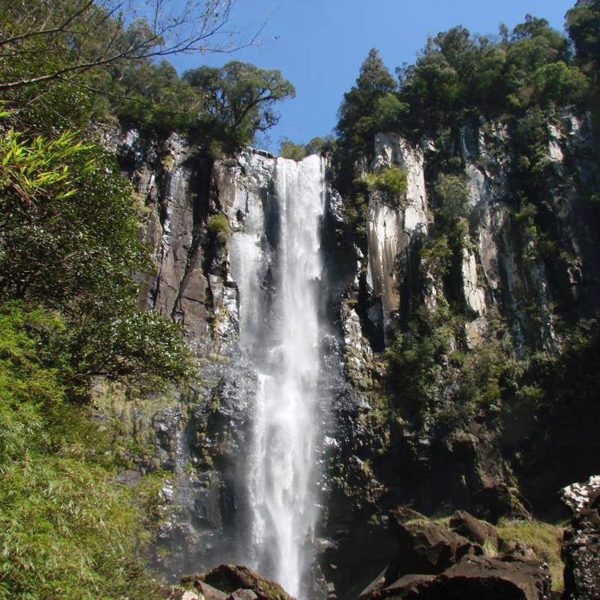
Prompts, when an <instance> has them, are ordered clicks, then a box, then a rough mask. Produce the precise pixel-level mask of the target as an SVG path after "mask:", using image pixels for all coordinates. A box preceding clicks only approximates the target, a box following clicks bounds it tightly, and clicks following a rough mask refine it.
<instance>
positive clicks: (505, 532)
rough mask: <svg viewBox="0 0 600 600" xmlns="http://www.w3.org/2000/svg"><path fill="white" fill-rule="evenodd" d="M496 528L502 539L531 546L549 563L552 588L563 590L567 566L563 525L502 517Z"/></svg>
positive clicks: (537, 554)
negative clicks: (564, 553) (562, 555)
mask: <svg viewBox="0 0 600 600" xmlns="http://www.w3.org/2000/svg"><path fill="white" fill-rule="evenodd" d="M496 529H497V530H498V534H499V535H500V538H501V539H502V540H504V541H506V542H519V543H521V544H523V545H524V546H525V547H527V548H531V549H532V550H533V551H534V552H535V554H536V556H537V557H538V558H539V559H540V560H541V561H543V562H545V563H547V565H548V566H549V567H550V575H551V577H552V589H553V590H554V591H562V589H563V588H564V582H563V571H564V567H565V565H564V563H563V562H562V560H561V546H562V540H563V533H564V529H563V527H561V526H560V525H557V524H553V523H545V522H543V521H535V520H531V521H517V520H509V519H501V520H500V522H499V523H498V525H497V526H496Z"/></svg>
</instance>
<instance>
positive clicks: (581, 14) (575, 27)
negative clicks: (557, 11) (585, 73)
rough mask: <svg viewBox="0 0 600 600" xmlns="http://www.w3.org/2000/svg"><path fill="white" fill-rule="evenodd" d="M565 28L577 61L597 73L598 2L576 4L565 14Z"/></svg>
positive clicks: (599, 49) (599, 54) (599, 46)
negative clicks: (573, 47) (571, 41)
mask: <svg viewBox="0 0 600 600" xmlns="http://www.w3.org/2000/svg"><path fill="white" fill-rule="evenodd" d="M566 27H567V31H568V32H569V36H570V37H571V39H572V40H573V44H574V46H575V51H576V52H577V59H578V61H579V62H580V63H581V64H582V65H583V66H585V67H587V68H588V69H590V68H591V69H593V70H594V71H596V72H597V71H598V66H599V65H598V61H599V57H600V0H591V1H588V2H578V3H577V5H576V6H574V7H573V8H572V9H571V10H569V11H568V12H567V14H566Z"/></svg>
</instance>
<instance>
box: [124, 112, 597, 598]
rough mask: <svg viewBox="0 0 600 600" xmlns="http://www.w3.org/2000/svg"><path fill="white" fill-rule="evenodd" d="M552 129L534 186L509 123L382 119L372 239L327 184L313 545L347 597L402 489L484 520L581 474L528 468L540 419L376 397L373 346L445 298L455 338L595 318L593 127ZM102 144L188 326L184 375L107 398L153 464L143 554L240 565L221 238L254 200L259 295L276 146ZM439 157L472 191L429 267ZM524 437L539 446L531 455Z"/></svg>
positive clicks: (537, 340) (166, 567) (517, 512)
mask: <svg viewBox="0 0 600 600" xmlns="http://www.w3.org/2000/svg"><path fill="white" fill-rule="evenodd" d="M545 132H546V135H545V138H544V140H543V144H544V152H543V156H542V157H541V158H540V161H541V165H542V166H541V167H540V168H541V169H542V172H543V173H544V176H543V177H542V178H541V179H540V178H538V179H536V180H535V181H533V180H532V181H531V182H529V183H528V184H527V185H529V187H526V186H525V187H524V185H523V183H522V182H523V181H524V180H525V181H529V180H527V178H525V179H523V177H521V173H520V171H519V168H521V167H522V165H521V167H520V166H519V165H520V164H521V163H520V162H519V161H520V160H521V154H520V150H519V143H518V133H517V132H515V131H514V130H513V129H512V128H511V125H510V124H507V123H503V122H484V121H481V122H479V121H475V122H468V123H463V124H462V125H461V126H459V127H457V128H456V130H455V131H454V132H453V134H452V135H451V136H450V138H449V139H444V140H442V139H439V140H423V141H422V142H421V143H419V144H415V143H410V142H408V141H407V140H405V139H402V138H401V137H400V136H398V135H397V134H391V133H382V134H380V135H378V136H377V137H376V140H375V149H374V160H373V162H372V164H371V165H370V166H369V168H370V169H373V170H377V169H380V168H382V167H387V166H390V165H397V166H399V167H401V168H402V169H403V170H404V172H405V174H406V182H407V186H406V193H405V195H404V197H403V198H401V201H399V202H397V203H396V204H393V203H390V202H389V201H388V200H387V199H386V198H384V197H383V195H382V194H380V193H377V192H374V193H372V194H371V195H370V196H369V199H368V209H367V214H366V252H364V251H361V250H360V249H359V248H360V246H361V244H360V243H359V242H358V240H356V239H354V238H353V234H352V231H351V228H350V227H349V225H348V223H346V221H345V217H344V209H343V207H344V202H345V199H344V198H342V197H341V196H340V194H339V193H338V192H336V191H335V190H334V189H333V188H332V187H331V186H329V187H328V190H327V202H326V214H325V217H324V220H323V224H322V233H321V235H322V239H323V243H322V247H323V251H324V264H325V268H326V273H325V282H324V284H325V290H326V293H325V294H324V298H323V305H322V307H321V312H322V315H323V319H324V320H325V321H326V322H327V327H326V333H325V335H323V339H322V341H321V346H322V348H321V351H322V355H323V365H324V367H323V369H324V378H323V380H324V382H325V386H326V387H327V389H328V393H330V395H331V397H332V398H333V406H332V412H331V417H330V418H329V419H328V420H327V423H326V425H325V427H326V438H325V440H326V447H325V448H324V449H323V454H322V457H321V460H322V464H323V469H324V470H323V477H324V478H323V481H322V487H323V489H324V490H326V498H325V499H326V502H325V504H326V506H325V510H324V511H323V516H322V523H321V527H320V536H321V537H320V538H319V540H318V544H317V545H318V547H319V549H320V556H321V563H322V567H323V568H324V572H325V576H326V578H327V579H328V580H329V581H330V582H333V583H334V585H335V588H336V590H337V592H338V594H339V595H340V596H342V597H348V596H349V595H351V593H352V592H353V591H354V592H358V591H360V589H361V586H362V587H364V586H365V585H366V584H367V583H368V582H369V581H370V580H372V579H373V578H374V577H375V576H376V575H377V573H378V572H380V571H381V569H383V567H384V566H385V565H386V564H387V561H388V560H389V556H390V552H391V548H392V547H393V540H392V535H391V534H390V531H389V527H388V525H389V523H388V521H387V518H386V516H385V515H386V514H387V513H386V511H387V510H388V509H390V508H393V507H395V506H397V505H399V504H411V505H413V506H415V508H417V509H418V510H420V511H422V512H425V513H427V514H431V513H433V512H436V511H439V510H446V511H452V510H456V509H466V510H469V511H471V512H473V513H474V514H476V515H477V516H479V517H483V518H486V519H488V520H491V521H494V520H497V519H498V518H500V517H502V516H506V515H510V516H516V517H524V518H527V517H528V516H529V515H530V512H531V511H532V510H533V511H538V510H546V509H548V510H550V509H552V508H553V507H555V506H556V505H557V502H556V498H555V497H554V496H552V494H553V493H554V494H555V493H556V490H558V488H559V487H560V486H561V485H566V484H567V483H569V482H570V481H572V480H573V479H574V478H575V477H573V476H569V475H568V474H566V473H565V472H564V470H562V466H559V468H558V470H557V472H556V473H555V474H554V476H553V477H551V478H550V479H551V482H550V483H548V482H545V483H544V482H542V481H541V480H540V478H539V477H538V478H536V477H535V476H534V475H532V465H534V466H535V468H536V469H538V470H539V469H544V468H548V464H547V462H545V459H544V456H543V447H544V446H543V444H542V442H541V441H540V440H541V438H540V440H538V439H537V438H536V437H535V436H536V435H539V436H541V435H542V433H543V431H544V430H543V428H539V429H538V430H536V429H535V427H534V428H533V429H531V427H530V428H529V429H527V428H526V429H525V430H524V431H519V429H518V427H516V428H515V430H514V431H513V435H512V436H508V437H507V434H506V431H501V430H500V429H499V428H498V426H497V424H494V423H493V422H490V421H489V420H487V419H486V418H483V417H482V418H475V419H474V420H472V421H471V422H469V423H468V424H467V425H464V426H462V427H458V428H454V429H453V430H452V431H450V432H448V431H446V432H445V433H443V434H442V433H440V432H439V431H437V430H435V428H429V429H427V428H425V429H423V428H421V429H419V428H417V427H415V426H414V424H413V423H411V422H410V420H406V419H405V418H402V417H400V416H399V415H398V413H394V411H392V410H389V403H388V400H386V398H385V395H386V393H387V392H386V388H385V385H384V384H383V382H384V379H385V365H384V364H383V362H384V361H383V357H384V356H385V351H386V349H387V348H389V347H390V345H392V344H393V342H394V340H395V338H396V336H397V334H398V333H399V332H400V333H402V332H403V331H406V330H407V328H408V326H409V324H410V322H411V319H413V318H414V317H415V315H416V314H418V313H419V311H421V310H435V308H436V306H438V305H440V303H444V302H446V303H450V304H452V305H453V306H459V307H460V310H461V311H462V314H463V315H464V316H465V317H464V322H463V330H462V334H461V335H460V336H458V337H457V338H456V342H455V343H456V344H461V343H463V344H464V345H465V347H466V348H467V349H471V350H473V349H476V348H478V347H479V346H481V345H482V344H484V343H485V340H486V339H487V336H489V335H490V332H491V334H492V335H493V334H494V332H495V331H498V330H499V325H498V324H499V323H500V324H501V325H502V326H503V327H506V329H507V331H508V333H509V336H510V339H511V340H512V343H513V347H514V352H515V356H517V357H523V356H529V355H532V354H533V353H534V352H538V351H545V352H553V351H555V350H556V349H557V348H558V347H559V345H560V343H561V340H562V338H563V336H564V332H565V330H566V329H568V327H569V325H570V324H575V323H577V322H579V321H581V320H582V319H593V318H595V317H597V316H598V315H597V312H598V306H600V304H599V303H598V299H599V297H600V260H599V251H598V246H597V243H596V240H597V239H598V213H597V210H596V208H595V206H594V205H593V203H592V202H589V201H588V200H587V199H586V198H584V196H586V195H587V196H589V194H588V193H587V190H589V189H590V188H594V186H596V185H597V184H598V181H599V178H600V172H599V170H598V168H597V164H596V162H595V158H594V154H593V152H594V151H593V147H594V142H593V136H592V133H591V124H590V122H589V119H588V117H587V116H586V115H573V114H567V113H565V114H563V115H562V116H561V117H560V118H558V119H556V120H555V121H554V122H548V123H546V129H545ZM112 143H113V144H114V145H115V147H116V148H117V149H118V153H119V156H120V160H121V164H122V166H123V169H124V170H125V171H126V172H127V173H128V174H129V176H130V178H131V180H132V182H133V185H134V188H135V193H136V195H137V196H138V198H139V199H140V201H142V203H143V205H144V207H145V209H144V215H143V218H144V230H145V238H146V240H147V242H148V243H149V244H150V245H151V247H152V249H153V256H154V261H155V265H156V271H155V272H154V273H152V274H145V275H140V281H141V290H142V291H141V297H140V302H143V303H144V304H145V305H146V306H148V307H149V308H151V309H154V310H157V311H159V312H161V313H163V314H166V315H169V316H171V317H172V318H173V319H174V320H175V321H177V322H179V323H181V325H182V327H183V329H184V332H185V335H186V337H187V339H188V341H189V343H190V346H191V347H192V348H193V349H194V350H195V352H196V354H197V356H198V358H199V362H200V378H199V380H198V382H197V383H196V384H195V385H194V386H192V389H191V390H188V391H186V392H185V393H183V392H173V394H171V395H170V396H168V397H166V398H160V399H156V401H155V402H154V401H153V402H152V403H150V404H144V405H142V404H141V403H140V404H139V405H138V404H134V405H133V408H132V406H126V407H117V408H115V410H117V411H120V414H121V415H122V417H123V419H124V420H125V421H127V422H128V423H130V424H131V429H132V430H135V431H136V432H137V434H138V435H139V437H140V443H141V444H142V445H144V446H145V447H146V448H147V452H146V455H145V457H144V459H143V460H137V461H134V462H135V467H134V468H135V469H144V470H156V471H157V472H161V473H164V476H165V481H164V485H163V486H162V488H161V498H160V515H161V516H160V518H159V519H158V523H157V535H156V544H155V545H154V556H153V558H154V561H155V563H156V564H157V565H158V566H159V568H160V569H161V570H162V571H163V572H165V573H166V574H167V575H168V576H169V577H171V578H172V579H173V580H174V579H176V578H178V577H179V576H180V575H182V574H184V573H188V572H193V571H199V570H202V569H206V568H209V567H212V566H215V565H216V564H218V563H219V562H234V561H239V559H240V557H242V556H243V548H244V545H245V544H246V543H247V540H245V539H244V537H243V535H240V531H243V529H244V528H243V523H244V520H245V519H247V508H248V507H247V502H248V498H247V490H245V488H244V484H243V482H244V473H243V472H241V471H240V469H241V468H242V467H241V466H240V465H241V463H240V461H239V460H238V459H239V456H240V455H242V454H243V453H244V451H245V448H246V447H247V444H248V435H249V431H250V430H249V427H250V423H251V420H252V398H253V396H254V394H255V391H256V375H255V374H254V373H253V372H252V369H251V368H249V366H248V364H247V363H246V362H245V360H244V357H243V356H242V354H241V353H240V351H239V346H238V336H239V322H240V314H239V289H240V286H243V285H246V283H244V282H242V281H236V280H235V277H234V274H233V273H232V269H231V252H232V247H231V245H230V243H229V240H230V237H231V235H234V234H235V232H236V231H237V230H238V229H239V228H240V227H242V224H243V221H244V219H246V218H251V216H249V215H251V213H252V211H253V210H255V209H260V211H261V216H260V218H261V219H263V220H264V221H265V223H266V229H265V236H266V238H267V239H266V241H265V242H264V244H263V246H262V249H261V252H262V253H263V255H262V256H263V258H264V260H265V270H264V287H263V290H262V292H261V293H264V294H265V295H266V296H267V297H268V295H269V294H270V290H269V276H270V275H269V266H268V265H269V257H268V256H267V254H268V252H269V242H270V241H272V239H273V238H276V236H277V219H278V216H277V214H276V206H275V205H274V204H273V203H272V202H271V198H272V195H273V193H274V192H273V183H272V170H273V162H274V159H273V157H271V156H270V155H268V154H266V153H262V154H261V153H258V152H257V151H254V150H246V151H244V152H243V153H242V154H240V155H239V156H237V157H233V158H230V159H221V160H217V161H214V160H212V159H211V158H210V157H208V156H207V155H205V154H203V153H202V152H201V150H200V149H198V148H196V147H194V146H193V145H190V144H189V143H188V142H187V141H186V140H184V139H182V138H180V137H178V136H176V135H173V136H171V137H170V138H168V139H167V140H162V141H151V140H147V139H144V138H143V137H142V136H139V135H138V134H137V133H136V132H135V131H129V132H127V133H126V134H123V135H120V136H113V139H112ZM448 164H451V165H452V169H453V172H454V173H455V174H456V176H457V177H460V179H461V181H463V182H464V186H465V189H466V198H467V205H468V206H467V208H468V210H467V213H466V214H467V217H466V221H467V227H468V234H467V236H468V243H465V244H464V245H463V246H462V248H460V252H458V253H455V255H454V257H453V259H452V261H451V264H450V266H449V269H448V270H447V272H446V273H445V274H443V275H440V273H439V272H438V271H436V269H435V268H434V266H431V265H430V264H428V263H427V260H425V259H424V256H425V254H424V251H423V248H424V247H426V246H427V243H428V240H431V239H432V235H433V234H432V233H431V232H432V228H434V227H435V224H436V218H438V217H437V215H438V213H437V212H436V211H437V209H439V202H440V196H439V193H438V192H437V191H436V181H438V180H439V176H440V173H442V172H444V169H446V170H447V166H448ZM258 205H260V206H258ZM532 205H535V208H534V209H531V206H532ZM242 250H243V249H242ZM363 250H364V246H363ZM235 251H237V252H239V251H240V248H239V247H237V248H236V250H235ZM264 253H267V254H264ZM261 260H262V259H261ZM432 264H433V263H432ZM267 304H268V302H266V303H265V305H267ZM299 318H300V317H299ZM268 319H269V314H265V315H263V322H266V321H268ZM565 324H566V327H565ZM256 326H257V327H260V326H262V325H261V324H260V323H257V324H256ZM461 336H462V337H461ZM453 343H454V342H453ZM449 369H450V367H449ZM451 388H452V386H451V385H450V384H447V386H446V389H445V392H444V393H447V394H449V396H448V397H451V394H452V389H451ZM569 435H572V433H569ZM528 444H530V446H529V447H530V450H531V452H532V454H531V456H529V457H527V458H526V459H524V458H523V454H522V453H523V446H524V445H525V446H527V445H528ZM580 450H581V449H578V451H580ZM590 462H593V459H592V458H590V457H588V459H587V462H586V465H588V463H590ZM565 468H566V467H565ZM586 468H587V467H584V468H582V471H583V470H585V469H586ZM590 468H591V466H590ZM596 470H598V469H596ZM590 472H592V471H590ZM589 474H590V473H587V475H589ZM585 475H586V473H582V475H581V478H583V477H584V476H585ZM522 492H525V496H526V497H527V499H526V498H525V497H524V496H523V494H522ZM532 502H533V504H532ZM365 557H367V558H365Z"/></svg>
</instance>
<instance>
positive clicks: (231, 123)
mask: <svg viewBox="0 0 600 600" xmlns="http://www.w3.org/2000/svg"><path fill="white" fill-rule="evenodd" d="M183 80H184V81H185V82H186V83H188V84H189V85H190V86H191V87H192V88H194V89H196V90H197V91H198V92H199V93H200V94H201V96H202V110H201V112H200V114H199V116H198V121H197V125H196V127H195V129H196V133H197V134H198V135H200V137H201V139H202V140H205V141H208V140H210V141H215V140H216V141H218V142H220V143H221V144H223V147H224V148H225V149H226V150H235V149H238V148H240V147H241V146H244V145H246V144H248V143H250V142H251V141H252V139H253V137H254V135H255V134H256V133H257V132H264V131H267V130H268V129H269V128H271V127H273V126H274V125H276V124H277V122H278V121H279V115H278V114H277V113H276V112H275V110H274V104H275V103H276V102H278V101H280V100H285V99H286V98H293V97H294V96H295V95H296V91H295V89H294V86H293V85H292V84H291V83H290V82H289V81H286V80H285V79H284V78H283V77H282V75H281V73H280V71H277V70H272V69H271V70H267V69H259V68H258V67H255V66H254V65H251V64H248V63H242V62H238V61H232V62H229V63H227V64H226V65H224V66H223V67H220V68H216V67H200V68H198V69H193V70H191V71H186V72H185V73H184V75H183Z"/></svg>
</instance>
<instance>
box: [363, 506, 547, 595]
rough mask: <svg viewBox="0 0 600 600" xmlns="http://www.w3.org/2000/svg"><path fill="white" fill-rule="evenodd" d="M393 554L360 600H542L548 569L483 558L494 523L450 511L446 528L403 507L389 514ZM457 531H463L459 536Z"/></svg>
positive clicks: (492, 540)
mask: <svg viewBox="0 0 600 600" xmlns="http://www.w3.org/2000/svg"><path fill="white" fill-rule="evenodd" d="M393 518H394V529H395V533H396V536H397V542H398V550H397V553H396V556H395V557H394V559H393V560H392V561H391V563H390V565H389V566H388V568H387V569H386V571H384V573H383V574H382V575H381V576H380V577H379V578H378V579H377V580H375V581H374V582H373V583H372V584H371V585H370V586H369V587H368V588H367V589H366V590H365V591H364V592H363V593H362V594H361V600H385V599H390V598H393V599H394V600H400V599H401V600H481V599H482V598H485V600H546V599H548V598H550V597H551V592H550V584H551V581H550V576H549V571H548V567H547V566H546V565H542V564H541V563H540V562H539V561H537V560H522V559H520V558H518V557H517V556H515V555H509V554H497V555H496V556H494V557H491V556H484V550H483V548H484V546H486V547H490V546H496V545H497V544H498V539H499V538H498V532H497V531H496V529H495V527H493V526H492V525H490V524H489V523H485V522H484V521H480V520H478V519H476V518H475V517H473V516H472V515H470V514H469V513H465V512H460V513H455V514H454V515H453V516H452V517H451V518H450V521H449V527H450V528H449V527H445V526H444V525H440V524H439V523H435V522H433V521H431V520H430V519H428V518H427V517H424V516H423V515H419V514H418V513H415V512H414V511H411V510H407V509H404V508H401V509H398V510H396V511H394V513H393ZM461 534H462V535H461Z"/></svg>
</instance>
